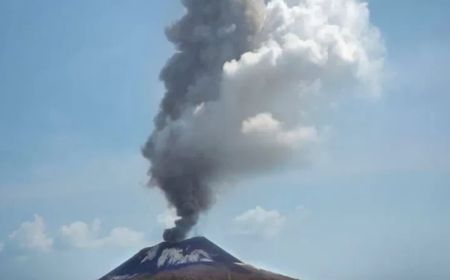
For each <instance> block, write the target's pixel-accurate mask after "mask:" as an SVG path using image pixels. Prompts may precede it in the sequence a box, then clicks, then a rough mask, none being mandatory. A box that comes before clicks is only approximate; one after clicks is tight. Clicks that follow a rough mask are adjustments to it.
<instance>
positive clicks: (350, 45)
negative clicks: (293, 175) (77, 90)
mask: <svg viewBox="0 0 450 280" xmlns="http://www.w3.org/2000/svg"><path fill="white" fill-rule="evenodd" d="M182 3H183V5H184V6H185V7H186V15H185V16H184V17H183V18H182V19H180V20H179V21H178V22H177V23H175V24H174V25H172V26H171V27H170V28H169V29H168V30H167V37H168V38H169V40H170V41H171V42H173V43H174V45H175V46H176V48H177V52H176V54H175V55H174V56H173V57H172V58H171V59H170V60H169V62H168V63H167V65H166V66H165V68H164V69H163V70H162V73H161V79H162V80H163V81H164V83H165V87H166V90H167V91H166V93H165V96H164V99H163V100H162V103H161V110H160V112H159V114H158V115H157V116H156V118H155V130H154V131H153V133H152V135H151V137H150V138H149V140H148V141H147V143H146V145H145V147H144V151H143V152H144V156H145V157H146V158H148V159H149V160H150V161H151V164H152V165H151V169H150V175H151V177H152V181H153V182H154V183H155V184H156V185H157V186H158V187H159V188H160V189H161V190H162V191H163V192H164V194H165V196H166V198H167V200H168V201H169V203H170V205H171V206H172V207H175V209H176V211H177V215H178V216H179V217H180V218H179V219H178V220H177V221H176V226H175V227H174V228H172V229H168V230H166V231H165V233H164V239H165V240H166V241H171V242H175V241H179V240H182V239H184V238H185V237H186V235H187V233H188V232H189V230H190V229H191V228H192V227H193V226H194V225H195V224H196V223H197V221H198V219H199V215H200V214H201V213H202V212H203V211H206V210H208V209H209V208H210V207H211V205H212V204H213V202H214V198H215V192H216V190H217V188H218V187H217V186H218V185H219V183H220V182H223V181H224V180H226V179H228V178H238V177H242V176H246V175H249V174H258V173H261V172H268V171H270V170H272V169H274V168H277V167H279V166H283V165H286V164H288V163H290V162H292V161H293V159H294V158H296V159H298V158H300V159H302V157H305V155H307V154H308V150H309V147H310V146H311V144H312V143H314V142H317V140H318V139H320V136H321V130H322V124H321V122H320V121H319V119H320V117H319V116H320V115H323V113H324V112H326V111H327V110H328V109H329V108H330V106H331V104H332V103H334V102H336V100H337V98H342V97H343V96H344V95H348V94H354V93H359V94H369V95H376V94H377V93H378V92H379V90H380V85H379V84H380V72H381V70H382V66H383V45H382V42H381V39H380V36H379V33H378V31H377V29H376V28H375V27H373V26H372V25H371V24H370V21H369V11H368V7H367V4H365V3H361V2H359V1H357V0H265V1H264V0H220V1H217V0H184V1H182Z"/></svg>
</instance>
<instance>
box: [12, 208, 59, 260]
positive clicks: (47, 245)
mask: <svg viewBox="0 0 450 280" xmlns="http://www.w3.org/2000/svg"><path fill="white" fill-rule="evenodd" d="M9 238H10V240H13V241H16V242H18V243H19V246H20V247H22V248H26V249H32V250H37V251H41V252H49V251H50V250H51V249H52V248H53V239H52V238H51V237H49V236H48V235H47V229H46V225H45V221H44V219H43V218H42V217H41V216H39V215H34V221H27V222H24V223H22V224H21V225H20V226H19V228H18V229H16V230H15V231H14V232H12V233H11V234H10V235H9Z"/></svg>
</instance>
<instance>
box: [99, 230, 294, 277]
mask: <svg viewBox="0 0 450 280" xmlns="http://www.w3.org/2000/svg"><path fill="white" fill-rule="evenodd" d="M150 279H152V280H154V279H155V280H169V279H170V280H178V279H183V280H184V279H186V280H187V279H190V280H191V279H192V280H193V279H198V280H216V279H217V280H219V279H220V280H222V279H223V280H230V279H239V280H250V279H252V280H256V279H261V280H294V279H293V278H289V277H286V276H282V275H278V274H275V273H272V272H269V271H265V270H261V269H257V268H255V267H253V266H251V265H248V264H245V263H243V262H242V261H240V260H239V259H237V258H236V257H234V256H232V255H231V254H229V253H227V252H226V251H225V250H223V249H222V248H220V247H219V246H217V245H216V244H214V243H213V242H211V241H209V240H208V239H206V238H205V237H195V238H191V239H187V240H184V241H181V242H177V243H170V242H162V243H160V244H158V245H156V246H153V247H149V248H145V249H142V250H141V251H140V252H139V253H137V254H136V255H135V256H133V257H132V258H131V259H129V260H128V261H126V262H125V263H123V264H122V265H120V266H119V267H117V268H116V269H114V270H113V271H111V272H110V273H108V274H107V275H105V276H103V277H102V278H100V279H99V280H150Z"/></svg>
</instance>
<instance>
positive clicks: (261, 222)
mask: <svg viewBox="0 0 450 280" xmlns="http://www.w3.org/2000/svg"><path fill="white" fill-rule="evenodd" d="M285 222H286V217H285V216H283V215H282V214H280V212H278V211H277V210H266V209H264V208H262V207H260V206H257V207H256V208H255V209H250V210H248V211H246V212H244V213H242V214H241V215H239V216H237V217H236V218H234V220H233V232H234V233H235V234H238V235H245V236H261V237H265V238H272V237H275V236H277V235H278V234H279V233H280V232H281V231H282V229H283V227H284V224H285Z"/></svg>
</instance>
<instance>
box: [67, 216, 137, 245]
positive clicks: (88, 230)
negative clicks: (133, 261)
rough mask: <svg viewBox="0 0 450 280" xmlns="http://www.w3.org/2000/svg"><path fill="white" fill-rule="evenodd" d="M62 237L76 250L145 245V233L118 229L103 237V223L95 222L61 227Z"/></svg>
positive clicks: (123, 228) (75, 223)
mask: <svg viewBox="0 0 450 280" xmlns="http://www.w3.org/2000/svg"><path fill="white" fill-rule="evenodd" d="M60 232H61V235H62V236H63V238H64V239H65V240H67V241H68V242H69V244H70V245H72V246H74V247H76V248H99V247H134V246H141V245H143V244H145V236H144V233H142V232H138V231H135V230H132V229H130V228H127V227H116V228H114V229H112V230H111V231H110V232H109V233H108V234H107V235H105V236H101V223H100V221H99V220H95V221H94V222H92V223H91V224H87V223H85V222H81V221H78V222H73V223H71V224H69V225H64V226H62V227H61V230H60Z"/></svg>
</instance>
